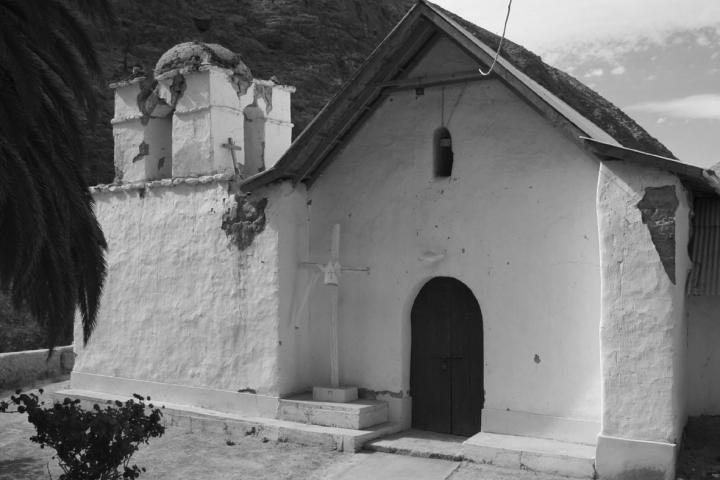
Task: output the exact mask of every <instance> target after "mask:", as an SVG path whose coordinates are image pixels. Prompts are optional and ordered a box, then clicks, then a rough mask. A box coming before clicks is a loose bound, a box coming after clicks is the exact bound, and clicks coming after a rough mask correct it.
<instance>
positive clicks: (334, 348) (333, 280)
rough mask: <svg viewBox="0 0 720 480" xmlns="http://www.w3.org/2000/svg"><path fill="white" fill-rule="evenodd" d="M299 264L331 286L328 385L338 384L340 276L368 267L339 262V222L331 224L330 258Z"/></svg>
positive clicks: (366, 269) (365, 270)
mask: <svg viewBox="0 0 720 480" xmlns="http://www.w3.org/2000/svg"><path fill="white" fill-rule="evenodd" d="M301 265H305V266H314V267H317V268H319V269H320V271H321V272H323V275H324V283H325V285H327V286H329V287H330V288H332V292H331V304H330V386H331V387H333V388H338V387H339V386H340V359H339V353H338V304H339V302H340V278H341V277H342V272H366V273H368V272H370V269H369V268H352V267H343V266H342V265H341V264H340V224H338V223H336V224H335V225H333V229H332V237H331V239H330V259H329V260H328V262H327V263H326V264H324V265H323V264H321V263H311V262H303V263H301Z"/></svg>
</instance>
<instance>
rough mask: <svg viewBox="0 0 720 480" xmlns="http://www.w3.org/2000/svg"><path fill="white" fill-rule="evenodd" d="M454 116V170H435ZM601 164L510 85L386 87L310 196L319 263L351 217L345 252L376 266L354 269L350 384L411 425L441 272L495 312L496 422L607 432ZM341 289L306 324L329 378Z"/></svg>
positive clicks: (489, 343) (346, 317)
mask: <svg viewBox="0 0 720 480" xmlns="http://www.w3.org/2000/svg"><path fill="white" fill-rule="evenodd" d="M458 68H459V67H458ZM443 98H444V102H445V105H444V108H443V107H442V102H443ZM443 112H444V113H443ZM443 114H444V119H445V121H446V123H447V127H448V129H449V130H450V133H451V135H452V146H453V151H454V166H453V172H452V176H451V177H450V178H437V179H434V178H433V166H432V165H433V158H432V155H433V133H434V131H435V129H437V128H438V127H439V126H440V125H441V115H443ZM597 175H598V163H597V161H596V160H595V159H594V158H592V157H591V156H589V155H588V154H587V153H586V152H584V151H583V150H582V149H580V148H579V147H578V146H577V145H576V144H574V143H573V142H572V141H571V140H569V139H568V138H566V137H565V136H564V135H563V134H561V133H560V132H559V131H558V130H555V129H554V128H553V127H552V126H551V125H550V124H549V123H548V122H547V121H546V120H545V119H544V118H542V117H541V116H540V115H538V114H537V113H536V112H535V111H534V110H532V109H531V108H530V107H529V106H528V105H527V104H526V103H524V102H523V101H522V100H521V99H519V98H518V97H517V96H515V95H514V94H513V93H512V92H511V91H509V90H508V89H507V88H506V87H505V86H503V85H502V84H501V83H500V82H499V81H496V80H485V81H482V82H473V83H469V84H467V85H458V84H456V85H449V86H446V87H444V92H443V89H442V87H431V88H425V90H424V92H423V94H422V95H416V92H415V91H414V90H410V91H401V92H396V93H393V94H392V95H389V96H388V97H387V98H385V99H384V101H383V102H382V104H381V105H380V106H379V107H378V109H377V110H376V111H375V112H374V113H373V114H372V115H371V116H370V117H369V119H368V120H367V121H366V122H365V123H364V124H363V126H362V127H361V128H359V129H358V131H357V132H356V133H355V134H354V136H353V137H352V138H351V139H350V140H349V141H348V143H347V144H346V145H345V146H344V148H343V150H342V151H341V152H340V153H339V154H338V156H337V158H335V159H334V161H333V163H332V164H331V165H330V166H329V167H328V169H327V170H326V171H325V172H324V173H323V175H322V176H321V177H320V178H319V179H318V180H317V182H316V183H315V184H314V185H313V186H312V187H311V189H310V192H309V196H310V199H311V202H312V205H311V207H310V210H311V216H310V218H311V228H310V256H309V258H310V260H311V261H325V260H326V259H327V255H328V250H329V241H330V231H331V228H332V225H333V224H334V223H340V224H341V226H342V238H341V247H340V250H341V260H342V263H343V264H344V265H346V266H351V267H369V268H370V273H369V274H364V273H353V272H350V273H346V274H344V275H343V278H342V286H341V294H340V296H341V298H340V322H339V323H340V326H339V329H340V355H341V358H340V363H341V383H345V384H355V385H358V386H359V387H361V392H364V393H365V395H366V396H371V397H377V398H379V399H384V400H388V401H389V402H390V404H391V417H392V419H393V420H396V421H402V422H405V423H406V424H409V423H410V411H411V410H410V404H411V392H409V388H410V386H409V379H410V349H411V331H410V310H411V307H412V304H413V301H414V299H415V296H416V295H417V293H418V291H419V290H420V288H421V287H422V286H423V284H424V283H425V282H426V281H427V280H429V279H430V278H433V277H435V276H451V277H455V278H457V279H459V280H461V281H462V282H464V283H465V284H466V285H468V286H469V287H470V289H471V290H472V291H473V293H474V295H475V296H476V298H477V300H478V302H479V304H480V307H481V309H482V315H483V325H484V356H485V365H484V375H485V380H484V388H485V392H486V398H485V410H484V412H483V430H490V431H493V430H494V431H502V432H506V433H518V434H523V433H525V434H530V435H538V436H549V437H559V438H568V439H573V440H579V441H584V442H588V443H592V442H594V439H595V437H596V435H597V433H598V431H599V420H600V411H601V408H600V362H599V359H600V352H599V343H600V342H599V336H598V332H599V319H600V295H599V292H600V283H599V282H600V267H599V257H598V237H597V221H596V209H595V191H596V184H597ZM327 293H328V292H327V290H326V289H324V287H323V285H322V284H319V285H318V286H317V287H316V288H315V289H314V293H313V296H312V297H311V303H310V316H309V324H307V325H304V326H303V328H305V329H307V330H309V331H310V332H312V333H311V334H310V335H308V338H311V339H312V347H311V348H310V349H309V350H308V351H307V352H306V354H305V357H303V360H302V363H303V364H306V365H308V367H309V370H310V371H311V372H313V373H312V378H311V380H312V381H313V382H315V383H316V384H326V383H327V382H328V375H329V374H328V372H329V361H328V358H329V357H328V355H329V352H328V345H329V337H328V333H327V332H328V326H327V325H328V317H329V305H330V299H329V298H328V296H327ZM530 430H532V431H530ZM578 432H579V433H578ZM578 437H581V438H578Z"/></svg>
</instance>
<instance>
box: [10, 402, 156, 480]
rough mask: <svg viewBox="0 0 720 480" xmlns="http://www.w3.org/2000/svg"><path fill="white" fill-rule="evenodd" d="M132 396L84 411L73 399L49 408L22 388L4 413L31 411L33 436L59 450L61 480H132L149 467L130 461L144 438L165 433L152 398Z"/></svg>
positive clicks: (30, 420) (34, 439)
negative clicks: (133, 463)
mask: <svg viewBox="0 0 720 480" xmlns="http://www.w3.org/2000/svg"><path fill="white" fill-rule="evenodd" d="M39 393H40V394H42V393H43V391H42V389H41V390H39ZM133 397H134V398H135V400H133V399H130V400H128V401H126V402H125V403H123V402H119V401H115V402H110V401H108V402H107V403H108V405H106V406H104V407H100V405H97V404H95V405H94V406H93V408H92V409H91V410H85V409H83V408H82V407H81V406H80V400H72V399H70V398H65V399H64V401H62V402H56V403H54V404H53V406H52V407H44V404H45V402H41V401H40V399H39V397H38V396H37V395H35V394H33V393H22V392H21V391H20V390H17V391H16V392H15V395H13V396H12V397H10V403H9V402H0V412H6V413H20V414H22V413H27V415H28V421H29V422H30V423H32V424H33V425H34V426H35V430H36V432H37V434H36V435H34V436H32V437H30V440H31V441H33V442H35V443H38V444H39V445H40V448H45V447H46V446H47V447H51V448H53V449H55V452H56V455H55V456H54V457H53V458H55V459H57V460H58V463H59V465H60V468H61V469H62V470H63V472H64V473H63V474H62V475H60V480H112V479H121V478H122V479H133V478H138V477H139V476H140V474H141V473H142V472H144V471H145V468H140V467H138V466H137V465H130V457H131V456H132V455H133V454H134V453H135V452H136V451H137V449H138V448H139V447H140V444H141V443H148V441H149V440H150V438H152V437H160V436H162V435H163V434H164V433H165V427H164V426H163V425H162V424H161V419H162V412H161V411H160V409H158V408H155V406H154V405H153V404H152V403H148V404H146V403H145V401H146V400H147V401H148V402H149V401H150V397H147V398H145V397H143V396H141V395H138V394H134V395H133Z"/></svg>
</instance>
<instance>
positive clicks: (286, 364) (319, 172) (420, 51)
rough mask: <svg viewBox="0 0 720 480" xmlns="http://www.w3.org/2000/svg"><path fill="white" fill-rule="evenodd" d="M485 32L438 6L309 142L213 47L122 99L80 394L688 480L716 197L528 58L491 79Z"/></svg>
mask: <svg viewBox="0 0 720 480" xmlns="http://www.w3.org/2000/svg"><path fill="white" fill-rule="evenodd" d="M492 37H493V36H492V34H489V33H488V32H485V31H484V30H482V29H479V28H478V27H475V26H474V25H472V24H469V23H468V22H465V21H463V20H462V19H460V18H458V17H456V16H454V15H452V14H450V13H449V12H446V11H444V10H442V9H440V8H438V7H436V6H435V5H432V4H430V3H427V2H425V1H419V2H418V3H417V4H416V5H415V6H414V7H413V8H412V9H411V10H410V11H409V12H408V14H407V15H406V16H405V17H404V18H403V20H402V21H401V22H400V23H399V24H398V25H397V26H396V27H395V29H394V30H393V31H392V32H391V33H390V34H389V35H388V37H387V38H386V39H385V40H384V41H383V42H382V43H381V44H380V45H379V46H378V47H377V49H376V50H375V51H374V52H373V53H372V55H371V56H370V57H369V58H368V59H367V61H366V62H365V63H364V64H363V66H362V67H361V69H360V70H359V71H358V72H357V73H356V74H355V76H354V77H353V78H352V79H351V80H350V81H349V82H348V83H347V84H345V86H344V87H343V88H342V89H341V91H340V92H339V93H338V94H337V95H336V96H335V97H334V98H333V99H332V100H331V101H330V103H328V104H327V105H326V106H325V108H324V109H323V110H322V111H321V112H320V113H319V114H318V115H317V117H316V118H315V119H314V120H313V122H312V123H311V124H310V125H309V126H308V127H307V128H306V129H305V130H304V131H303V132H301V133H299V135H297V137H296V138H295V140H294V141H292V140H291V139H292V136H291V133H292V123H291V122H292V120H291V118H290V105H291V103H290V102H291V95H292V93H293V92H294V88H293V87H290V86H286V85H278V84H276V83H275V82H273V81H269V80H259V79H254V78H253V77H252V74H251V72H250V70H249V69H248V67H247V66H245V64H243V63H242V61H241V60H240V57H239V56H238V55H236V54H233V53H232V52H229V51H228V50H226V49H224V48H223V47H220V46H218V45H207V44H202V43H197V42H191V43H186V44H181V45H178V46H176V47H173V48H172V49H171V50H169V51H168V52H166V53H165V54H164V55H163V56H162V58H160V60H159V61H158V64H157V66H156V68H155V71H154V79H146V78H143V77H140V78H135V79H130V80H127V81H124V82H120V83H117V84H114V85H112V86H113V88H114V89H115V117H114V119H113V129H114V137H115V167H116V172H117V178H116V181H115V182H114V183H113V184H111V185H98V186H96V187H93V189H92V191H93V195H94V198H95V202H96V204H95V208H96V213H97V216H98V219H99V221H100V222H101V225H102V228H103V230H104V232H105V235H106V237H107V241H108V244H109V249H108V255H107V259H108V267H109V273H108V278H107V283H106V287H105V291H104V295H103V298H102V304H101V308H100V313H99V317H98V323H97V328H96V329H95V332H94V333H93V335H92V337H91V338H90V340H89V342H88V343H87V345H85V346H83V343H82V332H81V331H80V330H77V333H76V342H75V348H76V353H77V360H76V363H75V367H74V371H73V373H72V378H71V388H72V390H74V391H85V392H97V393H99V394H100V393H102V394H113V395H125V396H129V395H130V394H132V393H134V392H137V393H140V394H151V395H152V397H153V400H156V401H159V402H160V401H165V402H171V403H175V404H183V405H188V406H192V407H202V408H205V409H209V410H214V411H220V412H228V413H233V414H238V415H246V416H248V417H260V418H268V419H280V420H286V421H289V422H306V423H317V424H319V425H325V426H331V427H338V426H340V427H342V428H347V429H350V430H352V429H354V430H367V431H369V432H370V431H377V432H381V431H386V432H389V431H401V430H404V429H409V428H415V429H419V430H428V431H432V432H438V433H446V434H451V435H458V436H463V437H467V440H466V441H465V444H466V447H467V457H468V458H470V459H474V460H476V461H485V462H491V463H496V464H500V465H503V464H505V463H507V462H509V460H508V458H511V457H512V455H511V454H509V453H508V452H507V451H500V450H499V449H497V448H494V447H493V441H494V440H493V439H496V440H497V439H499V438H501V437H503V436H512V437H517V438H524V439H528V441H529V442H531V441H537V442H540V443H539V444H542V445H550V446H551V447H549V448H552V445H555V446H557V449H558V452H560V453H561V454H562V455H564V456H565V457H567V458H566V460H567V461H566V466H560V467H557V466H551V467H548V466H547V464H544V463H543V462H541V461H538V462H537V465H538V466H537V467H536V468H537V469H539V470H544V471H553V472H556V473H564V474H570V475H574V476H580V477H587V478H592V477H593V475H599V478H601V479H624V478H626V479H629V478H643V479H670V478H674V463H675V459H676V457H677V453H678V450H679V447H680V444H681V440H682V434H683V428H684V425H685V422H686V419H687V417H688V415H701V414H720V382H718V381H717V380H718V376H719V375H720V349H718V348H717V345H718V344H720V321H718V320H719V319H718V318H717V316H718V314H717V312H718V311H720V300H719V299H720V297H718V295H719V294H720V255H718V252H720V230H718V229H719V228H720V202H719V201H718V198H717V195H718V192H720V182H718V178H717V176H716V175H715V174H714V172H713V171H711V170H703V169H700V168H697V167H694V166H690V165H686V164H683V163H680V162H679V161H677V160H675V159H672V158H669V157H670V156H671V154H669V152H667V150H666V149H664V147H663V146H662V145H661V144H660V143H659V142H657V141H655V140H654V139H652V138H651V137H650V136H649V135H648V134H647V133H646V132H644V131H643V130H642V129H641V128H640V127H639V126H638V125H637V124H635V123H634V122H633V121H632V120H631V119H629V118H628V117H627V116H625V115H624V114H622V112H620V111H619V110H617V109H615V108H614V107H613V106H612V105H611V104H609V102H607V101H606V100H604V99H602V98H600V97H599V96H598V95H597V94H595V93H594V92H592V91H591V90H589V89H588V88H587V87H585V86H583V85H582V84H580V83H579V82H577V81H576V80H574V79H572V78H571V77H569V76H567V75H565V74H564V73H562V72H558V71H557V70H555V69H552V68H551V67H548V66H547V65H545V64H542V62H541V61H540V60H539V59H537V63H536V64H534V65H529V64H518V62H515V63H514V62H513V54H514V53H513V52H515V53H517V51H519V50H517V49H521V47H518V46H516V45H514V44H508V46H507V52H508V54H507V55H506V47H503V51H502V55H503V56H501V57H500V58H499V59H498V62H497V64H496V65H495V67H494V70H493V72H492V73H491V74H490V75H488V76H484V75H482V74H480V73H479V72H478V69H479V68H482V69H483V70H486V69H487V68H488V66H489V65H490V63H492V59H493V57H494V50H493V47H494V46H492V45H489V44H488V43H489V42H490V40H488V39H489V38H490V39H491V38H492ZM525 53H526V54H527V53H529V52H526V51H525ZM504 57H507V58H504ZM358 397H359V399H357V398H358ZM328 405H335V406H336V407H337V409H340V410H342V409H343V408H346V409H347V410H346V411H347V412H351V413H349V414H348V415H350V416H352V415H356V416H357V418H355V419H354V420H352V422H355V423H352V422H351V423H350V424H347V425H345V424H344V423H342V422H340V423H338V421H337V420H336V419H333V418H334V417H333V418H329V417H328V416H327V415H326V413H327V412H326V410H327V408H329V407H328ZM363 408H364V409H365V410H363ZM324 409H325V410H324ZM353 412H354V413H353ZM330 417H332V415H331V416H330ZM383 426H385V427H388V428H387V429H386V430H382V429H381V427H383ZM542 442H546V443H542ZM339 447H340V446H339ZM563 449H564V450H563ZM563 452H564V453H563ZM578 452H579V453H578ZM556 453H557V452H556ZM508 455H509V456H508ZM562 455H561V456H562ZM576 457H577V458H576ZM512 458H516V459H517V458H519V457H517V456H516V457H512ZM554 458H558V457H557V455H556V457H554ZM504 462H505V463H504ZM518 462H519V460H518ZM520 463H522V462H520ZM560 463H562V462H560ZM508 464H512V462H510V463H508ZM524 465H525V466H526V467H528V468H534V467H533V465H532V464H531V463H530V462H529V461H526V462H525V463H524ZM518 466H519V465H518ZM548 468H549V470H548Z"/></svg>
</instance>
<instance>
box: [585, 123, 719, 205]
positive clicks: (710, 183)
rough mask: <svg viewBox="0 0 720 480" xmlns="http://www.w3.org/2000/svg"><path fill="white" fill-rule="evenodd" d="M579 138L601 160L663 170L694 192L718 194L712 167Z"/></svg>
mask: <svg viewBox="0 0 720 480" xmlns="http://www.w3.org/2000/svg"><path fill="white" fill-rule="evenodd" d="M580 139H581V140H582V141H583V142H584V143H585V145H586V146H587V148H588V149H589V150H590V151H591V152H592V153H594V154H595V155H597V156H598V157H599V158H600V159H601V160H625V161H627V162H631V163H635V164H637V165H641V166H644V167H650V168H657V169H660V170H664V171H666V172H670V173H673V174H675V175H677V176H678V178H680V180H681V181H682V182H683V185H685V186H686V187H687V188H688V189H689V190H691V191H692V192H693V193H695V194H702V195H707V194H711V195H718V196H720V177H718V175H717V173H715V171H714V170H712V169H709V168H702V167H698V166H696V165H689V164H687V163H682V162H679V161H677V160H674V159H672V158H667V157H663V156H660V155H654V154H652V153H647V152H643V151H641V150H634V149H632V148H626V147H623V146H621V145H615V144H609V143H605V142H602V141H599V140H596V139H593V138H588V137H580Z"/></svg>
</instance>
